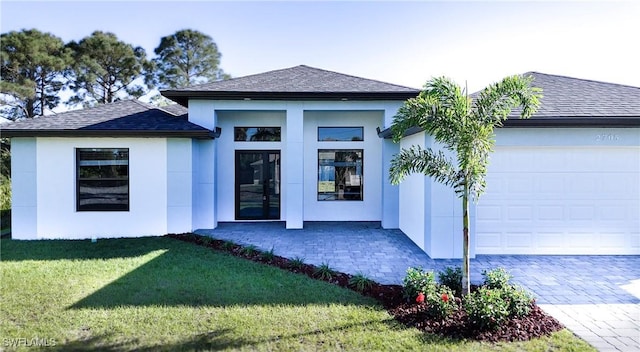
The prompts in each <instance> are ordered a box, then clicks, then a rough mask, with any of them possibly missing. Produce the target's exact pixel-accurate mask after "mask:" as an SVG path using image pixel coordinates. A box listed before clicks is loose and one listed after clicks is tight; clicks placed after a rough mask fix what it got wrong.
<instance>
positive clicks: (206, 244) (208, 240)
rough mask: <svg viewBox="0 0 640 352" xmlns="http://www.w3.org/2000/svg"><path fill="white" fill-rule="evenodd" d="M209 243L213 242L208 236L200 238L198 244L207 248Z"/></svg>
mask: <svg viewBox="0 0 640 352" xmlns="http://www.w3.org/2000/svg"><path fill="white" fill-rule="evenodd" d="M211 242H213V238H211V237H209V236H200V243H202V244H204V245H205V246H208V245H209V244H211Z"/></svg>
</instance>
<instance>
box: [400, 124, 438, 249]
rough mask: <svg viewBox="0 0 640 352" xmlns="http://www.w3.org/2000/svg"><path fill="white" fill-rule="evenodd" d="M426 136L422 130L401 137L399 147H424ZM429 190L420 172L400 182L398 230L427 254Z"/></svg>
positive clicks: (429, 247)
mask: <svg viewBox="0 0 640 352" xmlns="http://www.w3.org/2000/svg"><path fill="white" fill-rule="evenodd" d="M426 138H427V137H426V136H425V133H424V132H421V133H416V134H414V135H411V136H408V137H406V138H403V139H402V141H401V142H400V148H409V147H411V146H412V145H417V146H421V147H423V148H424V147H425V146H426ZM430 192H431V190H430V189H429V187H428V182H427V179H426V177H425V176H424V175H422V174H411V175H409V176H407V177H406V178H405V179H404V180H403V181H402V183H401V184H400V196H399V202H400V206H399V208H400V209H399V218H400V230H402V232H404V233H405V234H406V235H407V236H408V237H409V238H410V239H411V240H412V241H413V242H414V243H415V244H416V245H418V247H420V248H422V249H423V250H424V251H425V252H427V254H429V252H431V243H430V241H427V240H426V237H427V236H428V233H427V231H428V229H427V224H428V219H427V214H428V209H427V206H429V205H430V203H429V202H428V201H427V200H428V199H430V194H431V193H430Z"/></svg>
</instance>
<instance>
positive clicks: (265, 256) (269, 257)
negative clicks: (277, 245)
mask: <svg viewBox="0 0 640 352" xmlns="http://www.w3.org/2000/svg"><path fill="white" fill-rule="evenodd" d="M275 256H276V255H275V253H273V247H271V249H270V250H269V251H268V252H263V253H262V260H264V261H267V262H270V261H272V260H273V258H274V257H275Z"/></svg>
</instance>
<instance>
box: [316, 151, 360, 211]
mask: <svg viewBox="0 0 640 352" xmlns="http://www.w3.org/2000/svg"><path fill="white" fill-rule="evenodd" d="M363 160H364V158H363V150H362V149H339V150H338V149H318V200H322V201H325V200H362V199H363V198H362V195H363V177H362V176H363V175H362V173H363Z"/></svg>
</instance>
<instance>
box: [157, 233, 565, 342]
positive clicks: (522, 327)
mask: <svg viewBox="0 0 640 352" xmlns="http://www.w3.org/2000/svg"><path fill="white" fill-rule="evenodd" d="M167 236H168V237H171V238H175V239H178V240H181V241H186V242H192V243H195V244H198V245H201V246H206V247H210V248H213V249H215V250H219V251H225V252H228V253H231V254H233V255H234V256H237V257H242V258H246V259H249V260H252V261H255V262H260V263H264V264H268V265H272V266H276V267H278V268H281V269H284V270H288V271H290V272H293V273H297V274H302V275H307V276H309V277H311V278H314V279H318V280H320V279H321V278H320V277H319V275H318V273H317V269H318V268H317V267H316V266H314V265H310V264H302V265H293V263H292V261H291V260H290V259H287V258H284V257H281V256H277V255H270V254H269V253H265V252H261V251H258V250H254V249H253V248H249V247H243V246H240V245H237V244H234V243H231V242H228V241H222V240H218V239H212V238H208V237H203V236H198V235H195V234H191V233H185V234H169V235H167ZM352 277H353V276H352V275H350V274H345V273H340V272H334V273H333V275H331V278H325V279H324V281H327V282H329V283H332V284H335V285H338V286H341V287H345V288H349V289H352V290H354V291H357V292H359V293H361V294H363V295H365V296H369V297H373V298H375V299H377V300H378V301H379V302H380V303H381V304H382V305H383V306H384V307H385V308H386V309H387V310H388V311H389V313H390V314H391V315H393V316H394V318H395V319H396V320H398V321H399V322H401V323H403V324H405V325H407V326H413V327H416V328H418V329H420V330H422V331H424V332H427V333H432V334H437V335H441V336H446V337H449V338H454V339H473V340H478V341H489V342H498V341H526V340H530V339H532V338H536V337H542V336H548V335H550V334H551V333H553V332H555V331H558V330H561V329H563V328H564V326H562V324H560V322H558V321H557V320H556V319H555V318H553V317H552V316H550V315H547V314H546V313H545V312H543V311H542V310H541V309H540V307H538V306H537V305H536V304H535V302H534V303H532V309H531V312H530V313H529V315H527V316H525V317H522V318H513V319H510V320H509V321H507V322H506V323H505V324H503V325H502V326H500V327H499V328H498V329H496V330H478V329H476V328H475V327H473V326H472V325H470V324H468V319H467V314H466V312H465V311H464V309H458V310H457V311H456V312H454V313H453V314H452V315H451V316H449V317H448V318H447V319H445V320H438V319H434V318H431V317H429V316H428V315H427V313H426V310H427V306H426V305H425V304H416V303H413V302H407V301H406V299H404V297H403V294H402V286H400V285H382V284H379V283H376V282H372V283H371V285H370V286H369V287H366V288H365V289H364V290H362V291H359V290H357V289H356V287H355V286H354V285H350V281H351V279H352ZM473 288H474V287H472V289H473ZM456 303H457V304H458V305H459V306H460V307H461V306H462V304H461V300H460V299H459V298H456Z"/></svg>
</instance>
